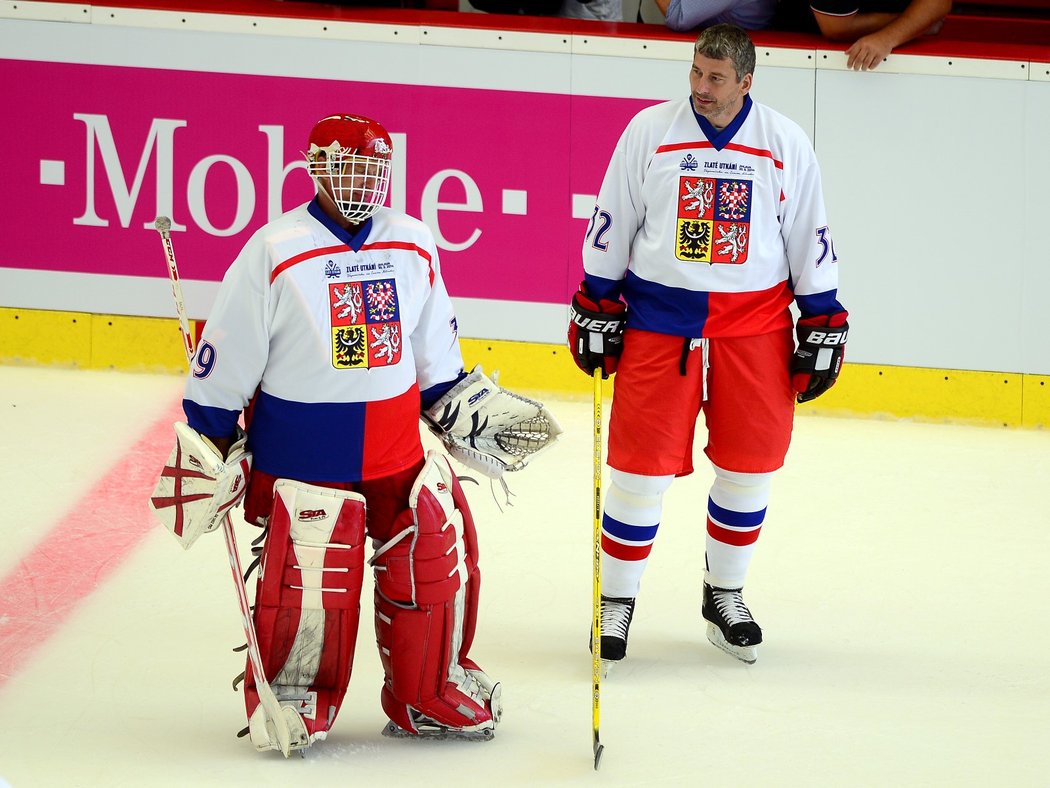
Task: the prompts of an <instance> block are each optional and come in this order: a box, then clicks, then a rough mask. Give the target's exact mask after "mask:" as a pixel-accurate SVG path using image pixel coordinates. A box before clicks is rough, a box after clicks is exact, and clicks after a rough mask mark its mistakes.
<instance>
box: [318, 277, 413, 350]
mask: <svg viewBox="0 0 1050 788" xmlns="http://www.w3.org/2000/svg"><path fill="white" fill-rule="evenodd" d="M328 303H329V306H330V307H331V314H332V366H334V367H335V368H336V369H369V368H371V367H389V366H391V365H393V364H396V363H397V362H399V361H400V360H401V315H400V311H399V309H398V302H397V287H396V285H395V284H394V280H393V279H377V280H375V281H372V282H343V283H332V284H329V285H328Z"/></svg>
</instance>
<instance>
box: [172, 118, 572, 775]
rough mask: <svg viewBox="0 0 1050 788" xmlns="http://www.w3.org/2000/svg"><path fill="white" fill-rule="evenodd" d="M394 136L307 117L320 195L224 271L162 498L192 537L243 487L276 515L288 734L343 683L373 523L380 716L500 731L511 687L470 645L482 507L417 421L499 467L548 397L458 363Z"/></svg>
mask: <svg viewBox="0 0 1050 788" xmlns="http://www.w3.org/2000/svg"><path fill="white" fill-rule="evenodd" d="M392 152H393V144H392V142H391V138H390V135H389V134H387V132H386V130H385V129H384V128H383V127H382V126H381V125H380V124H379V123H377V122H376V121H374V120H370V119H368V118H365V117H360V116H356V115H333V116H331V117H327V118H324V119H323V120H321V121H319V122H318V123H317V124H316V125H315V126H314V128H313V130H312V132H311V133H310V138H309V152H308V153H307V160H308V169H309V172H310V175H311V176H312V178H313V179H314V181H315V184H316V188H317V194H316V196H315V197H314V199H313V200H312V201H311V202H309V203H307V204H305V205H302V206H300V207H298V208H295V209H293V210H291V211H289V212H287V213H285V214H284V215H283V216H281V217H279V218H278V219H276V220H275V221H272V222H270V223H269V224H267V225H265V226H264V227H262V228H261V229H260V230H258V231H257V232H256V233H255V234H254V235H253V236H252V238H251V239H250V240H249V241H248V243H247V244H246V245H245V247H244V249H243V250H242V251H241V253H240V255H239V256H238V257H237V259H236V260H235V261H234V262H233V264H232V265H231V267H230V269H229V271H228V272H227V274H226V276H225V278H224V280H223V283H222V286H221V288H220V290H219V293H218V296H217V298H216V302H215V306H214V308H213V310H212V312H211V314H210V316H209V318H208V321H207V324H206V327H205V329H204V333H203V335H202V337H201V342H200V345H199V347H198V348H197V352H196V355H195V357H194V361H193V369H192V370H191V373H190V375H189V378H188V382H187V385H186V392H185V399H184V401H183V405H184V410H185V413H186V423H180V424H177V425H176V436H177V445H176V447H175V450H174V451H173V452H172V455H171V459H170V460H169V461H168V467H166V468H165V470H164V472H163V475H162V476H161V479H160V481H159V482H158V485H157V489H156V490H155V491H154V497H153V498H152V502H151V506H152V507H153V508H154V510H155V511H156V512H157V514H158V516H159V517H160V518H161V519H162V521H163V522H164V523H165V525H167V526H168V527H169V529H171V530H172V531H173V533H175V535H176V537H178V538H179V540H180V542H181V543H182V544H183V546H184V547H189V546H190V545H191V544H192V543H193V542H194V541H195V540H196V539H197V538H198V537H199V536H200V534H201V533H204V532H207V531H211V530H214V529H215V528H217V527H218V526H219V524H220V522H221V520H222V517H223V516H224V515H225V513H226V512H228V511H229V509H230V508H232V506H234V505H236V503H237V502H238V501H239V500H240V498H241V496H244V512H245V519H246V520H247V521H248V522H251V523H254V524H257V525H261V526H264V527H265V529H266V531H265V541H264V542H263V545H262V548H261V562H260V573H259V578H258V583H257V588H256V599H255V608H254V614H253V620H254V625H255V630H256V633H257V637H258V641H259V650H260V653H261V656H262V664H263V669H264V672H265V674H266V675H265V679H266V680H267V681H268V684H269V686H270V688H271V689H272V690H273V692H274V694H275V695H276V697H277V699H278V700H279V701H280V704H281V708H282V712H283V709H287V708H292V709H295V711H296V713H297V714H298V715H299V717H300V718H301V720H302V725H300V724H299V719H297V718H296V717H295V716H293V717H292V720H293V722H294V723H295V727H296V730H297V732H299V734H300V735H299V739H298V741H297V743H296V744H295V745H294V747H304V746H308V745H309V744H310V743H312V742H313V741H316V740H319V739H324V738H325V736H326V735H327V733H328V731H329V729H330V728H331V726H332V723H333V721H334V720H335V717H336V714H337V713H338V711H339V707H340V704H341V703H342V701H343V697H344V694H345V693H346V690H347V685H348V683H349V681H350V673H351V668H352V665H353V657H354V648H355V644H356V641H357V630H358V617H359V600H360V594H361V586H362V577H363V572H364V555H365V539H366V537H368V538H370V539H371V543H372V547H373V553H372V556H371V558H370V559H369V564H370V565H371V566H372V569H373V572H374V575H375V630H376V640H377V642H378V646H379V650H380V655H381V660H382V664H383V670H384V675H385V680H384V685H383V688H382V693H381V699H382V707H383V710H384V711H385V713H386V714H387V716H388V717H389V718H390V723H389V724H388V726H387V728H386V730H385V731H384V733H388V734H390V735H417V736H439V737H450V736H451V737H457V736H458V737H466V738H483V739H484V738H490V737H491V736H492V733H493V730H494V728H495V726H496V723H497V722H498V721H499V718H500V691H499V684H498V683H497V682H495V681H493V680H492V679H491V678H489V677H488V676H487V675H486V674H485V672H484V671H482V670H481V668H479V667H478V665H477V664H476V663H474V662H473V661H472V660H471V659H470V657H469V656H468V654H469V651H470V646H471V643H472V641H473V637H474V627H475V622H476V617H477V606H478V589H479V579H480V575H479V571H478V542H477V536H476V533H475V528H474V522H473V520H472V518H471V513H470V510H469V508H468V506H467V501H466V499H465V498H464V495H463V491H462V489H461V487H460V484H459V481H458V480H457V478H456V475H455V473H454V472H453V471H452V468H451V466H450V464H449V461H448V459H447V458H446V457H445V455H444V454H442V453H441V452H437V451H431V452H429V453H427V454H426V456H424V452H423V447H422V443H421V439H420V429H419V420H420V416H421V414H422V416H423V418H424V419H425V420H426V422H427V424H428V426H429V427H430V428H431V429H432V430H433V431H434V432H435V433H436V434H438V435H440V436H441V437H442V440H443V442H444V444H445V446H446V448H447V449H448V450H449V451H450V452H451V453H452V455H453V456H455V457H456V458H457V459H459V460H461V461H462V462H464V464H467V465H469V466H471V467H473V468H474V469H476V470H480V471H482V472H483V473H485V474H487V475H488V476H490V477H492V478H499V476H500V475H501V474H502V473H503V472H504V471H511V470H518V469H519V468H521V467H523V465H524V464H525V463H526V462H527V461H528V460H529V459H531V456H532V455H534V454H535V453H536V452H537V451H539V450H541V449H543V448H546V447H547V446H549V445H550V444H551V443H552V442H553V441H554V440H555V439H556V438H557V435H558V433H559V428H558V425H557V423H556V422H555V421H554V419H553V417H552V416H551V415H550V413H549V412H547V410H546V408H544V407H543V406H542V405H541V404H540V403H538V402H534V401H533V400H529V399H527V398H524V397H520V396H518V395H514V394H510V393H509V392H507V391H505V390H503V389H501V388H500V387H499V386H498V385H496V384H495V383H493V382H492V381H491V380H490V379H489V378H487V377H486V376H485V375H484V374H483V373H482V372H481V370H480V368H475V369H474V371H473V372H471V373H469V374H468V373H465V372H464V369H463V359H462V356H461V354H460V349H459V341H458V336H457V327H456V318H455V315H454V314H453V309H452V303H451V301H450V299H449V296H448V294H447V292H446V290H445V285H444V283H443V281H442V277H441V267H440V265H439V261H438V252H437V248H436V245H435V242H434V238H433V236H432V234H431V232H430V230H429V229H428V228H427V227H426V225H424V224H423V223H422V222H420V221H418V220H416V219H413V218H411V217H409V216H406V215H404V214H402V213H399V212H396V211H393V210H391V209H389V208H385V207H383V203H384V201H385V199H386V195H387V189H388V184H389V179H390V166H391V156H392ZM249 402H250V403H251V406H250V408H249V411H248V420H247V427H246V429H247V434H245V432H244V431H242V430H241V428H240V427H239V426H238V417H239V416H240V414H241V412H242V410H244V409H245V408H248V407H249ZM250 465H253V466H254V467H252V468H251V470H250V475H249V466H250ZM246 479H247V494H246V495H245V492H244V488H245V481H246ZM252 673H253V671H252V667H251V661H249V663H248V668H247V671H246V681H245V701H246V706H247V715H248V722H249V724H248V733H249V735H250V737H251V741H252V742H253V744H254V745H255V746H256V748H258V749H259V750H268V749H277V748H278V741H276V739H277V738H278V737H277V736H275V734H274V730H273V727H272V725H271V724H270V723H271V722H272V720H271V719H269V718H268V717H267V713H266V709H265V708H264V706H263V704H261V703H260V698H259V685H258V684H257V682H256V677H255V676H253V675H252ZM283 713H285V714H286V712H283ZM286 738H287V737H286ZM281 749H282V750H284V751H285V754H287V747H286V746H282V747H281Z"/></svg>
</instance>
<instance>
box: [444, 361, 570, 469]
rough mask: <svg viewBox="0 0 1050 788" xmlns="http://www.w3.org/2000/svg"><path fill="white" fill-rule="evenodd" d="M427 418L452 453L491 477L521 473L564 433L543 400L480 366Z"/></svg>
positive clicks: (451, 391) (460, 382)
mask: <svg viewBox="0 0 1050 788" xmlns="http://www.w3.org/2000/svg"><path fill="white" fill-rule="evenodd" d="M423 418H424V419H425V420H426V422H427V425H428V426H429V427H430V431H431V432H433V433H434V434H435V435H437V436H438V437H439V438H441V441H442V443H444V444H445V449H446V450H447V451H448V453H449V454H451V455H452V456H453V457H455V458H456V459H457V460H459V461H460V462H461V463H463V464H464V465H466V466H467V467H468V468H473V469H474V470H476V471H479V472H480V473H483V474H485V475H486V476H488V477H489V478H492V479H498V478H500V477H501V476H502V475H503V474H504V472H506V471H519V470H521V469H522V468H524V467H525V465H526V463H528V462H529V461H530V460H532V458H533V457H535V456H536V455H537V454H539V453H540V452H541V451H543V450H544V449H547V448H549V447H550V446H552V445H553V444H554V442H555V441H556V440H557V439H558V436H559V435H561V427H560V426H559V425H558V422H557V421H556V420H555V418H554V416H553V415H552V414H551V412H550V411H549V410H547V408H546V407H545V406H544V405H543V403H542V402H537V401H536V400H533V399H529V398H528V397H523V396H521V395H520V394H514V393H512V392H510V391H507V390H506V389H503V388H500V387H499V386H498V385H496V384H495V383H493V382H492V380H491V379H489V377H488V376H487V375H485V373H484V372H482V371H481V366H480V365H478V366H476V367H474V369H473V371H471V373H470V374H469V375H467V376H466V377H465V378H463V380H461V381H459V383H457V384H456V385H455V386H453V387H452V388H451V389H449V391H448V392H447V393H446V394H445V395H444V396H443V397H441V398H440V399H439V400H438V401H437V402H435V403H434V404H433V405H432V406H431V407H430V408H428V409H427V410H426V411H425V412H424V413H423Z"/></svg>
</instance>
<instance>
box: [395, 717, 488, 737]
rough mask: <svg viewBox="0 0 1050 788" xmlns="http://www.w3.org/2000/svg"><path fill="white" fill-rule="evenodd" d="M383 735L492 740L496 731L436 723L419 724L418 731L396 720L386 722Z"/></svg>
mask: <svg viewBox="0 0 1050 788" xmlns="http://www.w3.org/2000/svg"><path fill="white" fill-rule="evenodd" d="M382 733H383V735H384V736H389V737H390V738H392V739H428V740H438V741H444V740H447V739H455V740H459V741H492V739H493V737H495V735H496V732H495V731H494V730H493V729H492V728H482V729H480V730H476V731H465V730H461V729H458V728H446V727H445V726H443V725H437V724H436V723H431V724H421V725H420V726H419V733H412V732H411V731H406V730H405V729H404V728H402V727H401V726H400V725H398V724H397V723H396V722H393V721H391V722H388V723H387V724H386V727H385V728H383V731H382Z"/></svg>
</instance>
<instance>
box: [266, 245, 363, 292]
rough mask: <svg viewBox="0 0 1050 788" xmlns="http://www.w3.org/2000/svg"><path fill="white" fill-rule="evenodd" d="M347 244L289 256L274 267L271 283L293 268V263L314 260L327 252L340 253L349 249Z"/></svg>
mask: <svg viewBox="0 0 1050 788" xmlns="http://www.w3.org/2000/svg"><path fill="white" fill-rule="evenodd" d="M349 248H350V247H348V246H347V245H346V244H339V245H338V246H325V247H324V248H322V249H311V250H309V251H307V252H303V253H302V254H297V255H296V256H295V257H289V258H288V259H287V260H285V261H284V262H283V263H279V264H278V265H277V267H276V268H274V269H273V273H271V274H270V284H271V285H272V284H273V280H274V279H276V278H277V277H279V276H280V275H281V274H283V273H284V272H285V271H287V270H288V269H289V268H291V267H292V266H293V265H298V264H299V263H301V262H303V261H304V260H312V259H313V258H315V257H321V256H322V255H326V254H339V253H340V252H345V251H347V249H349Z"/></svg>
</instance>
